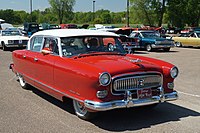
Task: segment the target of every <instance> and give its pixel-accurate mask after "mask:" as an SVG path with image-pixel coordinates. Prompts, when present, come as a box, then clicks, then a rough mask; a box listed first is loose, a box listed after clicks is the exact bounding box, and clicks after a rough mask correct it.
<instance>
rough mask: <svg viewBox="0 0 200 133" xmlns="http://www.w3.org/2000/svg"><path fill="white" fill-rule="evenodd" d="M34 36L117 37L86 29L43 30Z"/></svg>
mask: <svg viewBox="0 0 200 133" xmlns="http://www.w3.org/2000/svg"><path fill="white" fill-rule="evenodd" d="M35 35H47V36H56V37H70V36H113V37H118V35H117V34H115V33H111V32H104V31H99V30H87V29H52V30H43V31H39V32H36V33H34V34H33V36H35Z"/></svg>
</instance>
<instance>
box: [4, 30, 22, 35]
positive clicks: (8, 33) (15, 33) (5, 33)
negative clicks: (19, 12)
mask: <svg viewBox="0 0 200 133" xmlns="http://www.w3.org/2000/svg"><path fill="white" fill-rule="evenodd" d="M20 35H21V33H20V32H19V31H2V36H20Z"/></svg>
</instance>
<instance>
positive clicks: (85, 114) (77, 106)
mask: <svg viewBox="0 0 200 133" xmlns="http://www.w3.org/2000/svg"><path fill="white" fill-rule="evenodd" d="M73 106H74V111H75V113H76V115H77V116H78V117H79V118H81V119H84V120H91V119H92V118H94V117H95V116H96V113H93V112H89V111H88V110H87V109H86V108H85V106H84V104H83V103H80V102H78V101H76V100H73Z"/></svg>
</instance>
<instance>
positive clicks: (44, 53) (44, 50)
mask: <svg viewBox="0 0 200 133" xmlns="http://www.w3.org/2000/svg"><path fill="white" fill-rule="evenodd" d="M41 53H42V54H43V55H48V54H53V52H52V51H49V50H46V49H42V51H41Z"/></svg>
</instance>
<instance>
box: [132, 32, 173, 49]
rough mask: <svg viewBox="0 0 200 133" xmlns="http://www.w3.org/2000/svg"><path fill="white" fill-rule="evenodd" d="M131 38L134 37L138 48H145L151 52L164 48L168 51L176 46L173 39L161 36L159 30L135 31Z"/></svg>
mask: <svg viewBox="0 0 200 133" xmlns="http://www.w3.org/2000/svg"><path fill="white" fill-rule="evenodd" d="M129 38H134V40H135V42H136V45H137V46H138V47H137V48H139V49H141V48H145V49H146V50H147V51H149V52H150V51H152V50H153V49H163V50H164V51H166V52H167V51H169V50H170V48H171V47H174V42H173V40H171V39H166V38H162V37H160V33H159V32H157V31H145V30H141V31H133V32H132V33H131V34H130V36H129Z"/></svg>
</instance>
